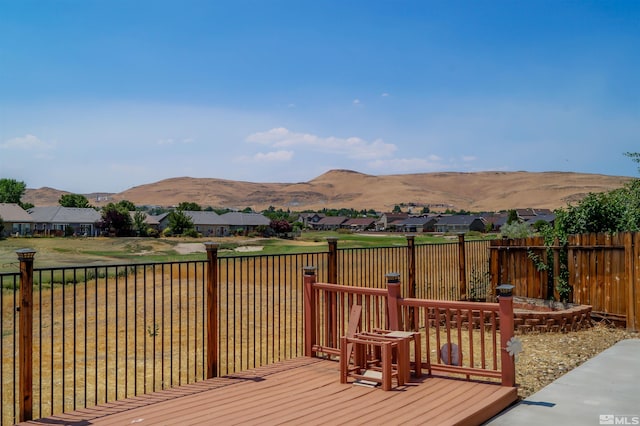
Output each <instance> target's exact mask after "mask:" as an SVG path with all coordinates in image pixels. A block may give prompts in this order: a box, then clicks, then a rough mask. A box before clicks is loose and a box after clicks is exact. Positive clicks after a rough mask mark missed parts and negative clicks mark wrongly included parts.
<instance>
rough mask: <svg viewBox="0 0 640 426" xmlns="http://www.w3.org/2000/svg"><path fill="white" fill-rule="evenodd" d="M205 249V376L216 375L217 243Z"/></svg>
mask: <svg viewBox="0 0 640 426" xmlns="http://www.w3.org/2000/svg"><path fill="white" fill-rule="evenodd" d="M204 246H205V248H206V250H207V260H208V264H207V378H208V379H210V378H213V377H217V376H218V243H212V242H207V243H204Z"/></svg>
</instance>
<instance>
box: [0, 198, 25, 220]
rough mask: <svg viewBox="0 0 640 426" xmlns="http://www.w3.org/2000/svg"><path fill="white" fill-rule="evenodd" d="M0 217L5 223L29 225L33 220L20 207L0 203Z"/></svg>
mask: <svg viewBox="0 0 640 426" xmlns="http://www.w3.org/2000/svg"><path fill="white" fill-rule="evenodd" d="M0 217H1V218H2V220H4V221H5V222H12V223H16V222H20V223H30V222H33V218H32V217H31V216H30V215H29V213H27V212H26V211H25V210H24V209H23V208H22V207H20V206H19V205H18V204H14V203H0Z"/></svg>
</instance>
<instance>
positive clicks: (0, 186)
mask: <svg viewBox="0 0 640 426" xmlns="http://www.w3.org/2000/svg"><path fill="white" fill-rule="evenodd" d="M26 190H27V185H26V184H25V183H24V182H22V181H17V180H15V179H8V178H2V179H0V203H12V204H20V205H21V206H22V203H21V199H22V196H23V195H24V193H25V191H26Z"/></svg>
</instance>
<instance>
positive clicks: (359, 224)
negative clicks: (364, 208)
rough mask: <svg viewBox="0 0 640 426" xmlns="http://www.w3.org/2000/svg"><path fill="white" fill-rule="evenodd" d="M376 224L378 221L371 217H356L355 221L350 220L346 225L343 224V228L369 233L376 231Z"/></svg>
mask: <svg viewBox="0 0 640 426" xmlns="http://www.w3.org/2000/svg"><path fill="white" fill-rule="evenodd" d="M375 224H376V219H374V218H371V217H356V218H353V219H348V220H347V221H345V222H344V223H342V225H341V226H342V227H343V228H348V229H351V230H352V231H368V230H370V229H374V228H375Z"/></svg>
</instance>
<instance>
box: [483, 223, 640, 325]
mask: <svg viewBox="0 0 640 426" xmlns="http://www.w3.org/2000/svg"><path fill="white" fill-rule="evenodd" d="M490 251H491V257H490V269H491V272H490V274H491V284H492V287H493V288H495V286H496V285H498V284H501V283H509V284H512V285H514V286H515V288H514V295H516V296H523V297H532V298H540V299H551V298H553V299H555V300H559V299H560V294H559V292H558V286H559V285H560V278H561V277H562V276H563V275H564V277H566V280H567V284H568V286H569V288H568V290H569V291H568V294H567V301H568V302H572V303H577V304H583V305H591V306H592V307H593V310H592V315H594V316H598V317H602V318H607V319H611V320H614V321H624V322H626V324H627V328H628V329H631V330H638V329H640V317H639V315H638V313H639V312H640V233H638V232H622V233H617V234H604V233H592V234H581V235H571V236H569V238H568V242H567V244H565V245H559V244H557V243H556V244H554V245H551V246H545V244H544V241H543V239H542V237H532V238H524V239H502V240H495V241H492V242H491V246H490Z"/></svg>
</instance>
